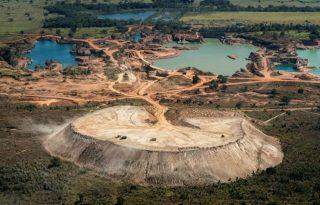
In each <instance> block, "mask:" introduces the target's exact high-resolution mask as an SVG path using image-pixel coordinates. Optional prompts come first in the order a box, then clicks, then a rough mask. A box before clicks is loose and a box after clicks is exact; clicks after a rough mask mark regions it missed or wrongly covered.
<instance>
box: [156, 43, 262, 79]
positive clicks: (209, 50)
mask: <svg viewBox="0 0 320 205" xmlns="http://www.w3.org/2000/svg"><path fill="white" fill-rule="evenodd" d="M172 45H173V44H170V45H168V46H172ZM176 45H178V44H176ZM184 46H192V47H194V46H196V47H197V48H198V49H194V50H186V51H182V53H181V55H180V56H178V57H173V58H166V59H159V60H157V61H156V62H155V63H154V65H155V66H157V67H161V68H165V69H170V70H176V69H178V68H184V67H196V68H198V69H200V70H202V71H209V72H212V73H215V74H222V75H232V74H234V73H235V72H236V71H237V70H240V68H245V67H246V65H247V63H248V60H246V58H248V57H249V55H250V53H251V52H253V51H257V50H258V49H259V48H258V47H255V46H253V45H249V44H241V45H228V44H223V43H221V42H220V41H219V40H218V39H205V42H204V43H202V44H196V43H188V44H184ZM228 55H236V56H237V57H238V58H237V59H235V60H233V59H230V58H229V57H228Z"/></svg>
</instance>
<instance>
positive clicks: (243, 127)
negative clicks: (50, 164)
mask: <svg viewBox="0 0 320 205" xmlns="http://www.w3.org/2000/svg"><path fill="white" fill-rule="evenodd" d="M181 120H182V121H183V122H184V124H185V125H184V126H182V125H180V126H179V125H178V126H176V125H172V124H170V122H167V121H165V122H163V121H160V120H158V119H157V118H156V117H155V115H153V114H152V110H150V111H148V109H145V108H144V107H141V106H114V107H109V108H105V109H102V110H99V111H96V112H93V113H90V114H87V115H85V116H83V117H80V118H78V119H76V120H74V121H73V122H71V123H70V124H68V125H67V126H66V127H64V128H63V129H62V130H60V131H58V132H56V133H54V134H52V135H50V136H49V137H48V138H47V139H46V140H45V142H44V146H45V147H46V149H47V150H48V151H49V152H50V153H51V154H52V155H55V156H59V157H61V158H63V159H66V160H70V161H73V162H75V163H76V164H78V165H80V166H83V167H87V168H92V169H95V170H97V171H99V172H101V173H103V174H104V175H105V176H107V177H110V178H113V179H117V180H119V179H121V180H128V181H130V182H133V183H138V184H143V185H165V186H181V185H204V184H209V183H213V182H218V181H221V182H228V181H229V180H234V179H236V178H237V177H241V178H243V177H246V176H247V175H250V174H252V173H253V172H255V171H257V170H264V169H266V168H268V167H272V166H275V165H277V164H279V163H280V162H281V161H282V158H283V154H282V152H281V147H280V144H279V142H278V140H276V139H275V138H273V137H270V136H267V135H265V134H263V133H262V132H261V131H259V130H258V129H257V128H255V127H254V126H253V125H252V124H251V123H250V122H249V121H248V120H247V119H246V118H245V117H244V116H243V115H241V114H240V113H237V112H226V111H215V112H211V113H210V116H208V115H207V116H205V117H204V116H192V114H191V115H189V116H187V117H183V118H182V119H181Z"/></svg>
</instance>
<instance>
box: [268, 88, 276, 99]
mask: <svg viewBox="0 0 320 205" xmlns="http://www.w3.org/2000/svg"><path fill="white" fill-rule="evenodd" d="M270 94H271V97H275V96H276V94H278V92H277V89H275V88H273V89H272V90H271V91H270Z"/></svg>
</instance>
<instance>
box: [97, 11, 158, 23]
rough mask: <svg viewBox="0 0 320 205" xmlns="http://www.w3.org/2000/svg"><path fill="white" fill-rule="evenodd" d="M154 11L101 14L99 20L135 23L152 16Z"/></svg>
mask: <svg viewBox="0 0 320 205" xmlns="http://www.w3.org/2000/svg"><path fill="white" fill-rule="evenodd" d="M155 13H156V12H155V11H130V12H122V13H113V14H103V15H100V16H99V17H98V18H99V19H111V20H136V21H145V20H147V19H148V18H149V17H151V16H152V15H154V14H155Z"/></svg>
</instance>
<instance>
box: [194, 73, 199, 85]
mask: <svg viewBox="0 0 320 205" xmlns="http://www.w3.org/2000/svg"><path fill="white" fill-rule="evenodd" d="M199 81H200V78H199V76H198V75H197V74H195V75H194V76H193V77H192V83H193V84H196V83H198V82H199Z"/></svg>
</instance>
